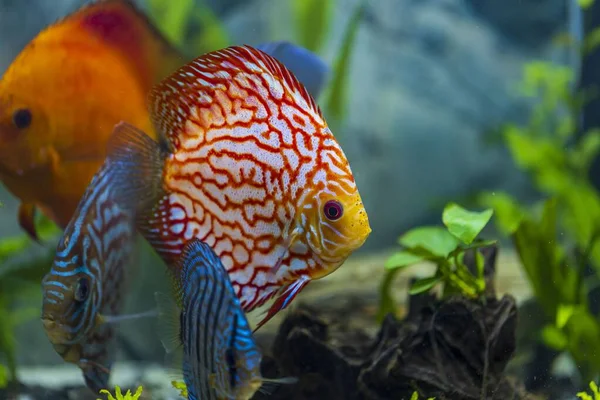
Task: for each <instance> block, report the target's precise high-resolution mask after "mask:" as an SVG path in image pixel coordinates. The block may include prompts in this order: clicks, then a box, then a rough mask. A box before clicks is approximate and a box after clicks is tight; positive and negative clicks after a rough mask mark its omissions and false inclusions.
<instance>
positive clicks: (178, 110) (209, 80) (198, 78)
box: [150, 46, 324, 147]
mask: <svg viewBox="0 0 600 400" xmlns="http://www.w3.org/2000/svg"><path fill="white" fill-rule="evenodd" d="M233 77H235V81H236V82H237V85H238V86H239V89H236V90H244V89H246V88H248V89H250V90H252V91H253V92H257V93H260V96H261V97H265V98H263V99H261V100H264V101H270V102H275V103H281V102H285V103H293V104H296V105H297V106H298V107H299V108H302V109H304V110H306V111H307V112H310V113H311V114H312V115H313V116H314V117H315V118H317V119H320V120H321V121H322V120H323V116H322V114H321V110H320V108H319V106H318V105H317V103H316V102H315V100H314V98H313V97H312V96H311V95H310V93H309V92H308V90H307V89H306V87H305V86H304V85H303V84H302V83H300V81H299V80H298V79H297V78H296V77H295V76H294V74H293V73H292V72H291V71H290V70H289V69H288V68H286V67H285V66H284V65H283V64H282V63H281V62H279V61H278V60H277V59H276V58H274V57H272V56H270V55H269V54H267V53H265V52H263V51H261V50H258V49H255V48H254V47H250V46H231V47H227V48H225V49H221V50H217V51H212V52H209V53H206V54H204V55H202V56H200V57H198V58H196V59H194V60H193V61H191V62H190V63H188V64H186V65H184V66H183V67H181V68H179V69H178V70H177V71H175V72H174V73H173V74H171V75H170V76H169V77H168V78H166V79H164V80H163V81H161V82H160V83H159V84H158V85H156V86H154V87H153V89H152V91H151V92H150V107H151V110H152V119H153V122H154V125H155V126H156V128H157V129H158V131H160V132H161V133H163V134H164V135H166V136H167V137H168V138H169V140H170V141H171V142H172V144H173V145H174V146H175V147H178V146H179V145H178V138H177V136H178V134H179V133H180V132H184V131H185V128H186V126H185V124H186V122H187V121H188V119H189V117H190V115H191V114H192V113H193V112H197V110H198V109H197V107H207V108H210V105H211V103H212V102H213V96H214V94H215V92H216V91H217V90H220V91H223V92H225V93H228V89H227V88H230V87H231V85H232V80H233ZM265 77H268V78H265ZM271 79H274V81H273V82H269V80H271ZM257 82H259V83H257ZM260 82H263V87H260V88H257V85H260ZM276 82H277V83H278V84H276ZM219 117H220V118H222V116H221V115H220V114H219ZM215 118H217V119H218V117H216V116H215ZM194 120H195V122H196V123H198V124H200V126H201V128H207V127H209V126H210V125H211V124H212V123H213V122H212V118H210V116H204V117H202V118H194ZM323 124H324V122H323Z"/></svg>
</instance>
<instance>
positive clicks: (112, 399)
mask: <svg viewBox="0 0 600 400" xmlns="http://www.w3.org/2000/svg"><path fill="white" fill-rule="evenodd" d="M142 391H143V388H142V386H139V387H138V388H137V390H136V391H135V393H133V394H132V393H131V390H128V391H127V393H125V395H123V394H122V393H121V388H120V387H119V386H115V396H113V395H112V393H110V391H108V390H106V389H102V390H100V394H105V395H107V396H108V397H107V399H106V400H138V399H139V398H140V396H141V395H142ZM98 400H102V399H98Z"/></svg>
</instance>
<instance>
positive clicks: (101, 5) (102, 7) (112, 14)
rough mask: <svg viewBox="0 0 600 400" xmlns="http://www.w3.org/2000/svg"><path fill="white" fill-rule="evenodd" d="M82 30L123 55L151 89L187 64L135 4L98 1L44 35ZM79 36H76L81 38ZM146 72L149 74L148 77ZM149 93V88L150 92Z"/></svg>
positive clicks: (59, 20)
mask: <svg viewBox="0 0 600 400" xmlns="http://www.w3.org/2000/svg"><path fill="white" fill-rule="evenodd" d="M59 27H65V28H66V29H69V28H67V27H76V28H82V29H84V30H85V31H86V32H88V33H89V34H91V35H94V36H96V37H97V38H98V39H100V40H102V41H103V42H105V43H106V44H107V45H109V46H112V47H114V48H115V49H117V50H118V51H120V52H121V53H122V54H123V55H124V56H125V58H126V59H128V60H130V62H131V63H132V64H133V66H134V68H135V69H136V71H137V73H138V74H140V75H142V78H143V79H144V81H145V82H150V84H149V86H152V85H153V84H154V83H156V82H159V81H160V80H161V79H164V78H165V77H166V76H167V75H169V74H170V73H172V72H173V71H174V70H175V69H176V68H178V67H180V66H181V65H182V64H183V63H185V62H186V58H185V56H184V55H183V53H182V52H181V51H180V50H178V49H177V48H176V47H175V46H174V45H173V44H172V43H170V42H169V41H168V40H167V38H166V37H165V36H164V35H163V34H162V33H161V32H160V31H159V29H158V28H157V27H156V26H155V25H154V24H153V23H152V21H151V20H150V18H149V17H148V16H147V15H146V14H145V13H144V12H142V11H141V10H140V9H139V8H138V7H137V6H136V4H135V3H134V2H133V0H94V1H92V2H90V3H87V4H84V5H83V6H81V7H80V8H78V9H77V10H75V11H74V12H72V13H70V14H68V15H66V16H64V17H62V18H60V19H58V20H57V21H56V22H54V23H53V24H52V25H50V26H48V27H47V28H46V29H44V31H51V30H53V29H56V28H59ZM76 35H77V34H76V32H73V36H74V37H75V38H77V36H76ZM146 71H148V72H149V74H146ZM148 89H149V88H148Z"/></svg>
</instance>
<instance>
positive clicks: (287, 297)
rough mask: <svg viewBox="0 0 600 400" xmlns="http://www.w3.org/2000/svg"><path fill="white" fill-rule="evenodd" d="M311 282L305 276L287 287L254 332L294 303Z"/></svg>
mask: <svg viewBox="0 0 600 400" xmlns="http://www.w3.org/2000/svg"><path fill="white" fill-rule="evenodd" d="M309 282H310V277H309V276H306V275H304V276H301V277H300V279H298V280H296V281H294V282H292V283H290V284H289V285H287V286H286V287H285V288H284V289H283V291H282V292H281V294H280V295H279V296H277V299H276V300H275V302H274V303H273V304H272V305H271V307H270V308H269V310H268V311H267V315H266V316H265V317H264V318H263V319H262V320H261V321H260V322H259V323H258V324H257V325H256V328H254V330H253V332H256V331H257V330H258V329H259V328H260V327H261V326H263V325H264V324H266V323H267V321H269V320H270V319H271V318H273V316H275V314H277V313H278V312H279V311H281V310H283V309H284V308H286V307H287V306H288V305H289V304H290V303H291V302H292V300H294V298H295V297H296V296H297V295H298V293H300V291H301V290H302V289H304V288H305V287H306V285H308V283H309Z"/></svg>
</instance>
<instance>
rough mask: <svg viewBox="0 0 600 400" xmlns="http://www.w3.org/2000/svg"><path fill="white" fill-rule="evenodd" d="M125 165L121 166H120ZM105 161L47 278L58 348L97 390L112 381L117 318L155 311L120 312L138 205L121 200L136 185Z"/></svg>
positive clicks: (46, 318) (46, 308) (49, 317)
mask: <svg viewBox="0 0 600 400" xmlns="http://www.w3.org/2000/svg"><path fill="white" fill-rule="evenodd" d="M119 168H121V167H119ZM119 168H116V166H115V165H114V164H111V162H110V161H109V160H107V161H105V163H104V164H103V165H102V167H101V168H100V170H99V171H98V172H97V173H96V175H95V176H94V177H93V179H92V181H91V183H90V184H89V186H88V188H87V190H86V192H85V193H84V195H83V197H82V199H81V201H80V203H79V205H78V207H77V209H76V212H75V214H74V216H73V218H72V219H71V220H70V222H69V224H68V225H67V227H66V229H65V231H64V233H63V235H62V237H61V239H60V241H59V243H58V247H57V250H56V256H55V258H54V263H53V265H52V267H51V269H50V272H48V274H46V276H45V277H44V279H43V281H42V287H43V306H42V322H43V325H44V329H45V331H46V334H47V336H48V338H49V339H50V342H51V343H52V345H53V346H54V349H55V350H56V352H57V353H58V354H59V355H60V356H61V357H62V358H63V359H64V360H65V361H67V362H70V363H74V364H76V365H78V366H79V367H80V368H81V369H82V372H83V376H84V379H85V383H86V385H87V386H88V387H89V388H90V389H91V390H93V391H95V392H96V393H98V391H99V390H100V389H103V388H106V387H107V386H108V380H109V377H110V370H111V365H112V363H113V361H114V356H115V341H114V340H113V339H114V336H115V332H114V327H113V323H114V322H118V321H121V320H125V319H130V318H135V317H142V316H151V315H153V314H156V312H155V311H151V312H146V313H140V314H136V315H129V316H125V315H122V316H117V314H119V312H120V310H121V306H122V300H123V296H122V294H123V291H124V290H125V288H126V277H128V276H129V272H128V273H126V271H125V270H126V268H127V267H129V265H128V264H129V263H130V262H131V261H132V253H133V250H134V247H135V239H136V236H135V226H134V219H135V213H134V210H135V206H136V204H133V203H132V204H127V203H125V202H121V201H119V198H118V196H117V194H123V195H124V198H127V193H128V190H129V189H131V188H133V187H135V183H134V182H127V181H125V180H124V179H122V178H121V177H120V172H119V171H120V169H119Z"/></svg>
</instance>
